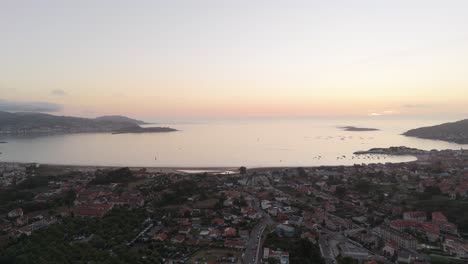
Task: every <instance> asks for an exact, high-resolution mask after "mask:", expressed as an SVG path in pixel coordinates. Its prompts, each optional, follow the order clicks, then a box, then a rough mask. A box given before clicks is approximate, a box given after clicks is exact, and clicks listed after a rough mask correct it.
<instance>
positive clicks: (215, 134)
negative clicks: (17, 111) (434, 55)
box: [0, 118, 468, 167]
mask: <svg viewBox="0 0 468 264" xmlns="http://www.w3.org/2000/svg"><path fill="white" fill-rule="evenodd" d="M446 121H451V120H425V121H419V120H388V119H387V120H382V119H378V118H374V119H371V118H365V119H356V120H350V119H347V120H338V119H336V120H330V119H327V120H323V119H292V120H274V121H272V120H244V121H239V120H236V121H232V120H231V121H212V122H205V123H197V124H177V123H175V124H170V125H169V126H171V127H174V128H176V129H179V130H181V131H179V132H174V133H153V134H120V135H112V134H74V135H55V136H43V137H35V138H3V140H6V141H8V143H7V144H0V152H2V154H1V155H0V161H18V162H39V163H50V164H73V165H113V166H114V165H115V166H122V165H125V166H155V167H156V166H176V167H205V166H206V167H208V166H214V167H216V166H226V167H229V166H235V167H237V166H241V165H245V166H249V167H261V166H308V165H310V166H313V165H337V164H342V165H351V164H354V163H370V162H401V161H410V160H413V158H412V157H385V158H384V157H381V158H380V159H379V160H377V159H374V160H370V159H362V158H361V159H357V158H354V159H353V158H352V156H353V155H352V153H353V152H354V151H357V150H367V149H369V148H373V147H389V146H408V147H416V148H420V149H426V150H430V149H459V148H462V147H464V148H468V145H458V144H452V143H446V142H442V141H433V140H423V139H416V138H409V137H404V136H401V135H400V134H401V133H402V132H404V131H406V130H408V129H411V128H415V127H420V126H426V125H434V124H439V123H443V122H446ZM341 125H353V126H361V127H373V128H379V129H381V131H375V132H346V131H341V130H339V129H337V126H341ZM343 155H344V156H346V158H343ZM317 156H321V158H320V159H319V158H317ZM338 157H341V158H340V159H338Z"/></svg>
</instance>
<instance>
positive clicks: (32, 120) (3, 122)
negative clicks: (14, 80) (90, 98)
mask: <svg viewBox="0 0 468 264" xmlns="http://www.w3.org/2000/svg"><path fill="white" fill-rule="evenodd" d="M140 124H148V123H146V122H144V121H141V120H136V119H131V118H129V117H126V116H103V117H98V118H83V117H73V116H56V115H51V114H44V113H35V112H17V113H11V112H3V111H0V135H25V134H57V133H63V134H69V133H87V132H97V133H100V132H110V133H114V132H119V131H129V132H128V133H132V131H135V132H138V133H142V132H169V131H175V129H157V128H152V129H146V128H142V127H140Z"/></svg>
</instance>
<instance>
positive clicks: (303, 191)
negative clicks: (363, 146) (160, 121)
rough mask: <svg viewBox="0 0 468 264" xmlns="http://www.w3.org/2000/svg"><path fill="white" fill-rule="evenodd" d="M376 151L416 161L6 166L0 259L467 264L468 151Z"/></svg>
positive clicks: (1, 183)
mask: <svg viewBox="0 0 468 264" xmlns="http://www.w3.org/2000/svg"><path fill="white" fill-rule="evenodd" d="M408 151H411V153H409V152H408ZM373 152H374V153H372V151H370V152H365V153H362V155H383V154H386V153H390V152H391V153H393V154H396V155H401V154H415V155H417V157H418V160H417V161H414V162H408V163H385V164H383V163H375V164H355V165H354V166H322V167H310V168H306V167H301V168H253V169H249V168H245V167H240V168H239V169H238V170H236V171H233V172H226V173H206V172H205V173H188V172H183V171H178V170H175V169H174V170H163V169H159V168H95V167H72V166H68V167H67V166H52V165H42V164H18V163H1V164H0V210H1V211H0V219H1V222H0V232H1V236H0V248H1V250H0V263H250V264H252V263H255V264H256V263H281V264H286V263H301V264H302V263H324V264H325V263H326V264H335V263H336V264H341V263H342V264H345V263H366V264H374V263H385V264H387V263H408V264H411V263H414V264H425V263H467V262H468V242H467V240H466V239H467V238H468V151H465V150H442V151H437V150H433V151H423V150H417V151H416V150H414V149H407V148H404V147H397V148H395V147H394V148H389V149H378V150H375V149H374V150H373Z"/></svg>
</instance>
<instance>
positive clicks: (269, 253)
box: [263, 248, 289, 264]
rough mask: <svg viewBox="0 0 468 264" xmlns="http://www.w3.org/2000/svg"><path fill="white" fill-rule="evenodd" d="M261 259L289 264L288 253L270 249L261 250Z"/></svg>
mask: <svg viewBox="0 0 468 264" xmlns="http://www.w3.org/2000/svg"><path fill="white" fill-rule="evenodd" d="M263 259H265V260H268V259H276V260H279V263H281V264H289V253H288V252H286V251H280V250H278V251H275V250H272V249H270V248H264V249H263Z"/></svg>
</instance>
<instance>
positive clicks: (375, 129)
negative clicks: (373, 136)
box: [339, 126, 380, 132]
mask: <svg viewBox="0 0 468 264" xmlns="http://www.w3.org/2000/svg"><path fill="white" fill-rule="evenodd" d="M339 128H340V129H341V130H343V131H353V132H359V131H380V129H377V128H368V127H355V126H343V127H339Z"/></svg>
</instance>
